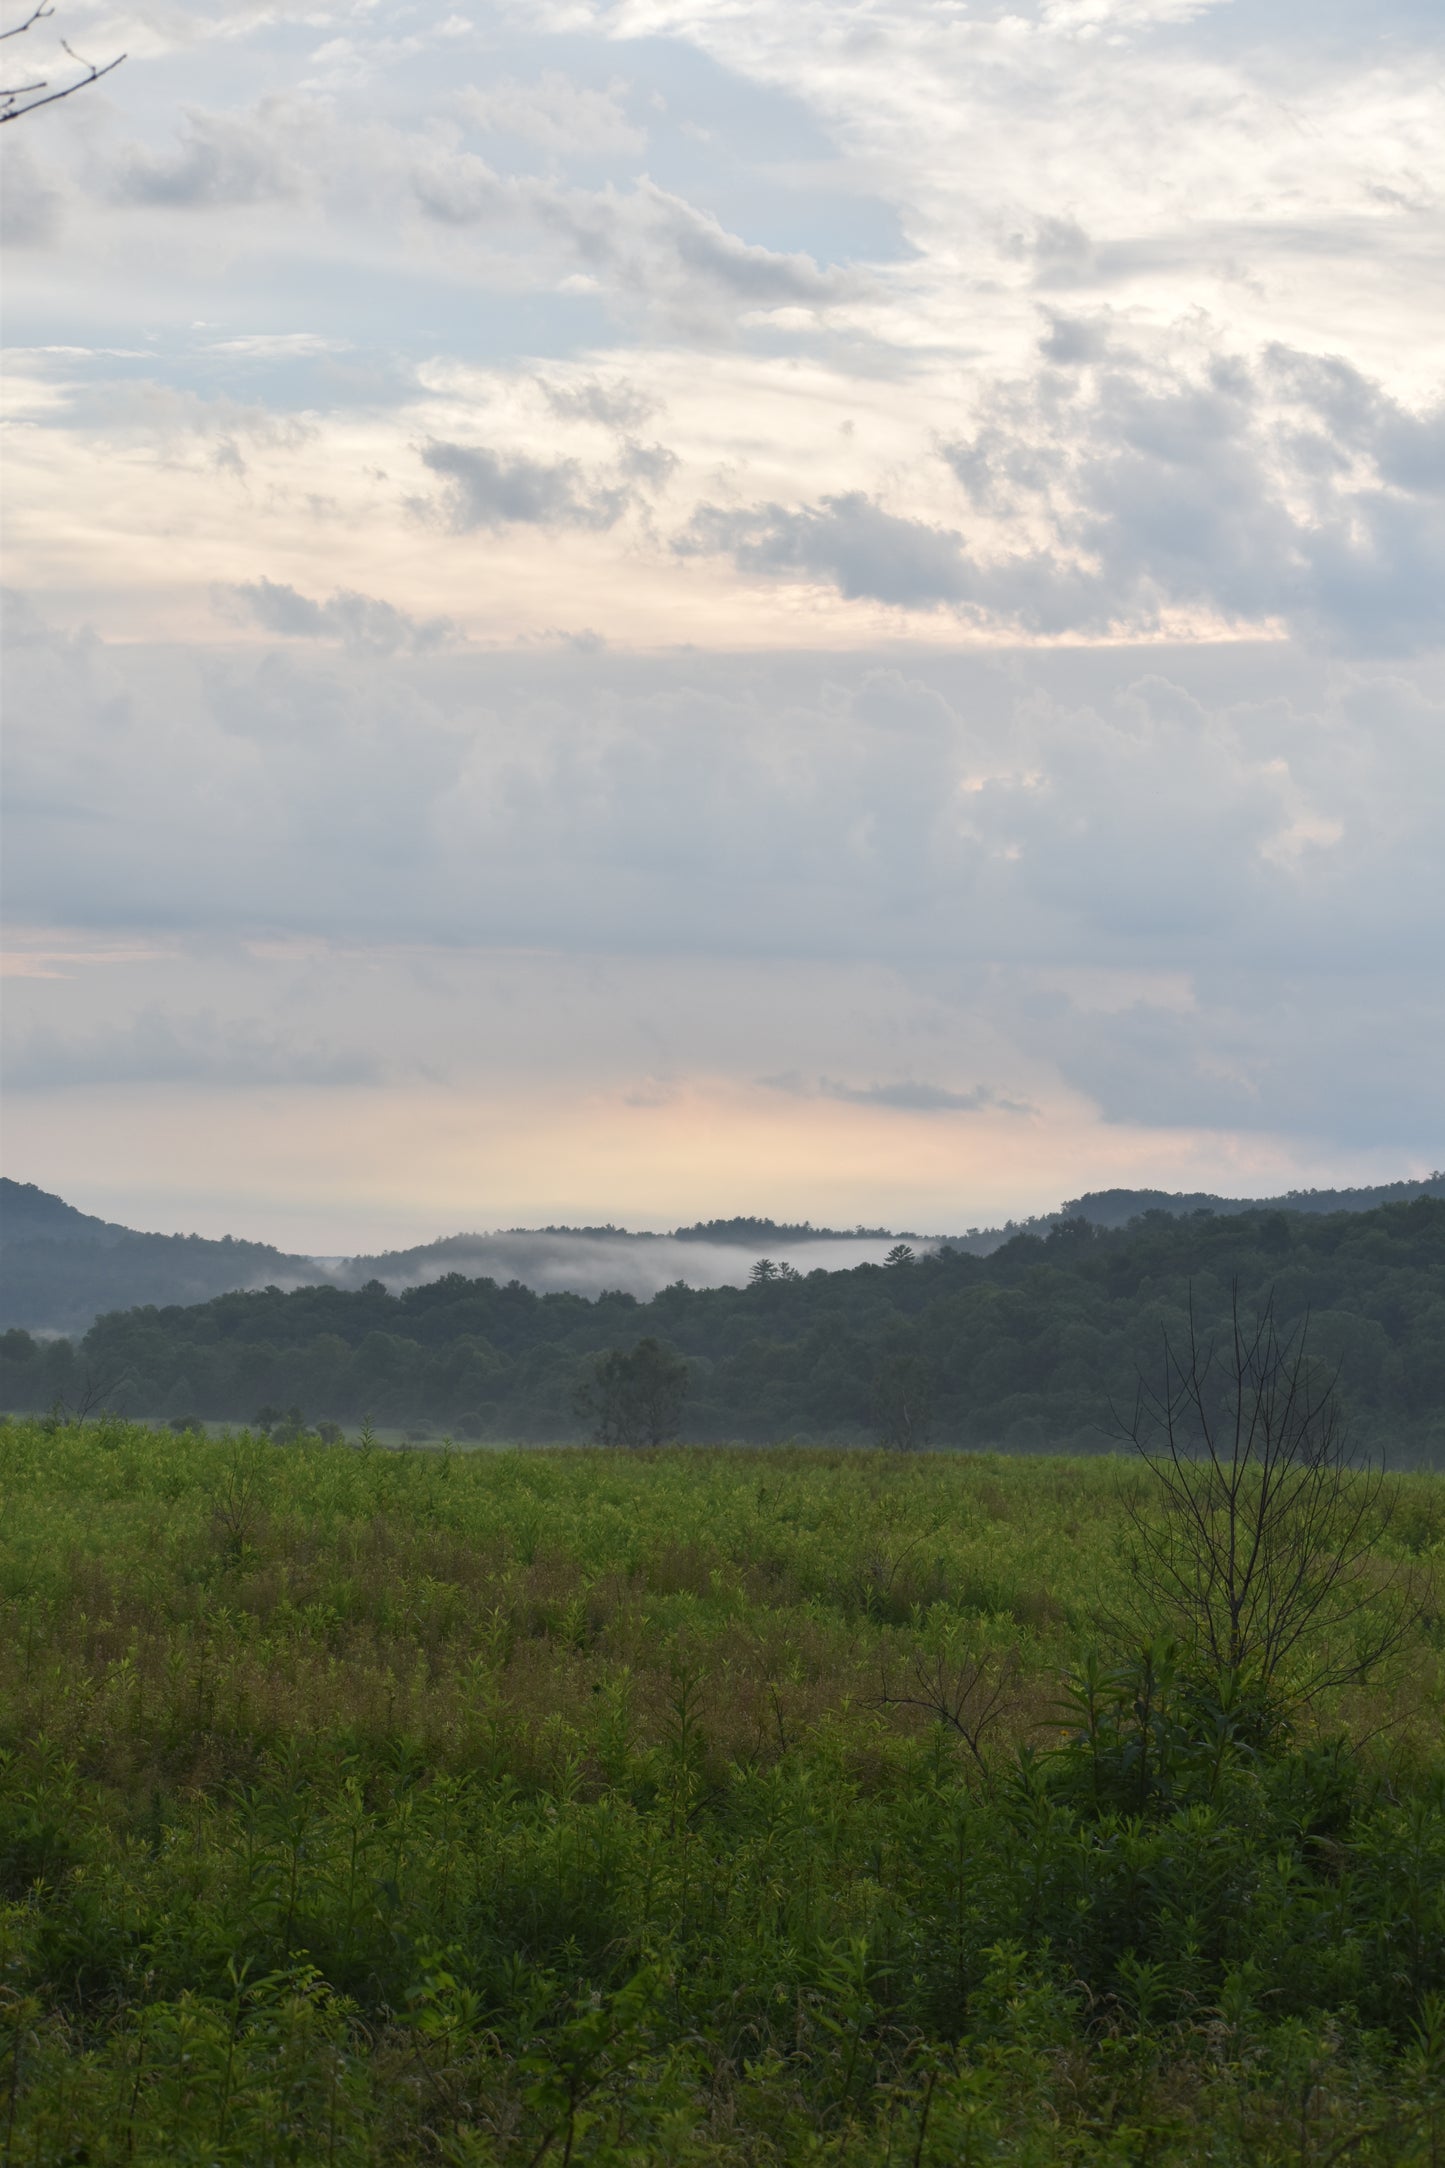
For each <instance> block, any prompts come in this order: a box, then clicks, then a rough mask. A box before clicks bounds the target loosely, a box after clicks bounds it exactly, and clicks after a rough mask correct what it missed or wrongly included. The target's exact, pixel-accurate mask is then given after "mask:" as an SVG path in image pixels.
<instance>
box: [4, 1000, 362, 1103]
mask: <svg viewBox="0 0 1445 2168" xmlns="http://www.w3.org/2000/svg"><path fill="white" fill-rule="evenodd" d="M386 1073H387V1072H386V1069H385V1067H384V1065H383V1064H382V1063H381V1062H379V1061H378V1060H377V1059H376V1058H375V1057H374V1056H373V1055H371V1054H369V1053H367V1052H365V1051H363V1050H360V1049H357V1048H354V1047H353V1048H348V1049H345V1050H338V1049H336V1048H332V1047H327V1046H318V1045H316V1044H315V1043H314V1042H313V1043H310V1044H308V1043H307V1042H306V1040H305V1039H303V1038H299V1037H296V1038H292V1037H288V1036H286V1035H284V1034H283V1033H281V1032H279V1031H278V1030H277V1029H276V1027H275V1025H274V1024H267V1023H262V1022H261V1021H259V1020H258V1019H253V1018H234V1019H218V1018H217V1017H216V1016H215V1015H213V1014H210V1013H208V1012H205V1011H200V1012H196V1011H190V1012H188V1013H186V1014H183V1015H176V1014H174V1013H168V1012H166V1011H165V1010H162V1009H160V1008H149V1009H146V1010H144V1011H142V1012H141V1013H140V1014H139V1015H136V1016H134V1017H132V1018H130V1019H129V1020H128V1021H126V1022H125V1023H122V1024H117V1025H114V1026H107V1027H102V1028H101V1029H99V1030H92V1031H88V1032H86V1031H81V1032H71V1033H60V1032H56V1031H52V1030H49V1029H45V1028H43V1027H40V1028H35V1029H32V1030H30V1031H29V1032H27V1033H25V1034H24V1036H22V1037H21V1038H20V1039H19V1041H18V1043H16V1042H12V1043H11V1045H10V1046H9V1047H8V1048H7V1052H6V1058H5V1075H6V1081H7V1083H8V1085H9V1087H10V1089H11V1090H13V1091H64V1090H67V1089H75V1088H77V1087H84V1086H88V1085H95V1084H103V1085H117V1084H200V1085H220V1086H224V1087H226V1088H243V1087H247V1086H266V1085H278V1086H294V1085H332V1086H335V1085H365V1084H378V1083H380V1082H382V1081H383V1079H384V1077H385V1075H386Z"/></svg>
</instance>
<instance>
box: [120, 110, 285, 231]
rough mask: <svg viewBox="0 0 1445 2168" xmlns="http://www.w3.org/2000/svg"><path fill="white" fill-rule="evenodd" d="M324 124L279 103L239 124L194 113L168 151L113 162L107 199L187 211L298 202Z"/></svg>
mask: <svg viewBox="0 0 1445 2168" xmlns="http://www.w3.org/2000/svg"><path fill="white" fill-rule="evenodd" d="M322 118H323V116H322V115H321V113H319V112H317V111H316V110H314V109H309V108H304V107H299V106H297V105H296V104H295V103H294V102H293V101H287V100H282V99H269V100H267V101H266V102H265V103H264V104H262V105H261V106H259V107H258V108H257V109H256V110H255V112H254V113H250V114H242V115H239V116H236V115H231V114H226V113H214V112H204V111H201V110H199V109H192V110H191V111H190V112H188V113H187V115H186V117H185V124H184V128H183V130H182V134H181V139H180V142H179V143H178V144H177V146H176V147H175V148H174V149H173V150H169V151H154V150H150V149H148V148H146V147H145V146H143V145H140V144H132V145H130V146H128V147H127V149H125V150H124V151H122V152H121V153H120V154H119V155H118V156H116V157H115V158H114V159H113V160H112V162H111V164H110V168H109V175H108V179H109V192H110V194H111V196H112V198H113V199H114V200H115V201H116V202H119V203H135V204H146V203H150V204H164V205H169V206H172V207H175V208H180V209H188V210H194V209H198V208H202V207H205V208H211V209H214V208H215V207H217V206H218V205H222V204H248V203H269V202H274V201H277V200H279V199H285V198H294V197H297V196H299V195H300V194H301V193H302V192H303V191H304V189H305V188H306V186H307V184H308V171H307V169H308V165H309V164H310V163H311V159H312V157H313V155H314V152H313V148H312V146H313V142H314V132H315V130H316V129H317V128H318V126H319V124H320V123H321V121H322Z"/></svg>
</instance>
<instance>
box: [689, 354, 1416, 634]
mask: <svg viewBox="0 0 1445 2168" xmlns="http://www.w3.org/2000/svg"><path fill="white" fill-rule="evenodd" d="M1044 344H1045V352H1046V355H1047V356H1048V358H1049V360H1050V363H1051V366H1050V367H1049V368H1048V369H1047V370H1046V371H1045V372H1043V373H1042V374H1041V375H1040V376H1038V377H1036V378H1034V379H1031V380H1029V379H1025V380H1022V381H1020V382H1016V383H1013V384H1011V385H1007V386H1005V387H1004V388H1003V389H1002V390H1000V391H999V392H998V393H997V394H995V395H994V396H993V397H992V399H991V400H989V401H987V402H985V406H984V410H983V413H982V414H981V416H980V421H979V425H978V426H977V428H976V429H975V431H974V433H973V434H972V435H971V436H969V437H967V438H960V439H957V440H954V441H948V442H945V443H943V445H942V446H941V454H942V457H943V459H944V461H945V462H946V464H947V465H948V467H949V468H950V469H951V470H952V472H953V474H954V476H955V477H956V478H957V480H958V481H959V482H960V483H961V484H962V486H963V488H964V490H965V492H966V493H967V496H968V498H969V500H970V502H971V505H972V507H973V508H974V510H975V511H976V512H977V513H978V514H980V515H982V519H981V521H979V522H976V523H975V531H974V533H973V534H970V535H965V533H964V532H963V531H962V530H961V529H955V528H951V527H943V526H938V525H934V524H932V523H931V522H926V521H921V520H918V519H913V518H908V517H905V516H903V515H901V514H899V513H896V512H892V511H889V510H887V509H885V508H884V507H883V506H881V505H880V504H879V503H878V502H877V501H876V500H875V499H874V498H873V497H870V496H868V495H867V494H865V493H863V492H861V491H849V492H847V493H844V494H841V495H833V496H824V497H822V498H821V499H819V500H817V501H816V502H812V503H804V504H801V505H797V506H787V505H784V504H781V503H776V502H771V503H766V504H760V505H753V506H749V507H744V508H739V509H730V508H721V507H719V506H717V505H714V504H703V505H701V506H699V507H698V509H697V510H696V512H695V513H694V514H693V517H692V520H691V522H690V524H689V525H688V527H687V528H686V529H685V530H684V531H683V533H682V534H681V535H680V536H679V537H678V539H677V542H676V545H675V546H676V548H677V549H678V550H679V551H680V552H681V553H683V554H703V553H711V554H719V555H723V554H725V555H727V556H730V557H731V558H732V560H733V562H734V563H735V564H736V565H737V566H738V568H739V569H740V570H742V571H744V572H746V573H749V574H751V575H754V576H762V577H765V578H768V577H771V578H776V579H780V580H797V579H802V580H808V581H813V582H818V583H823V584H827V585H829V586H832V587H833V588H835V589H836V591H837V592H838V593H839V594H840V595H842V596H843V597H844V598H845V599H847V600H850V601H851V600H865V599H866V600H870V601H877V602H885V603H891V604H895V605H898V606H901V607H906V608H917V609H937V608H939V607H945V608H951V609H953V610H955V611H957V612H958V613H959V615H960V616H962V617H964V618H967V619H969V620H972V621H974V622H979V623H983V624H987V625H991V626H994V627H997V628H999V629H1008V630H1012V631H1018V632H1024V633H1028V634H1040V633H1042V634H1048V635H1056V634H1060V633H1076V634H1090V635H1096V634H1100V633H1109V634H1112V635H1115V636H1118V635H1119V634H1121V633H1122V634H1133V635H1134V636H1140V635H1148V634H1157V632H1158V631H1159V630H1160V629H1161V628H1162V627H1163V626H1165V625H1166V624H1167V623H1169V622H1170V621H1171V619H1173V620H1174V621H1176V622H1180V623H1183V622H1185V621H1188V620H1192V621H1193V623H1194V624H1195V625H1196V626H1198V627H1201V628H1202V627H1205V626H1214V627H1219V626H1228V627H1234V628H1241V627H1257V626H1271V625H1276V624H1284V625H1287V626H1289V627H1291V628H1292V629H1294V630H1297V631H1300V632H1308V633H1309V634H1311V635H1313V636H1314V637H1316V638H1319V639H1323V640H1324V641H1326V642H1328V643H1329V644H1331V645H1334V646H1338V647H1340V648H1345V649H1355V650H1358V651H1364V652H1370V651H1377V652H1390V651H1394V652H1409V651H1410V650H1411V649H1413V648H1416V647H1420V646H1430V645H1434V644H1437V643H1438V642H1439V640H1440V638H1441V615H1440V606H1439V598H1440V595H1441V594H1442V593H1445V401H1440V402H1437V403H1436V404H1433V405H1426V406H1421V407H1419V408H1409V407H1406V406H1405V405H1404V404H1403V403H1402V402H1400V401H1399V400H1397V399H1395V398H1393V397H1391V396H1390V395H1388V394H1387V393H1386V392H1385V391H1384V390H1383V389H1382V387H1381V386H1380V385H1379V384H1377V383H1374V382H1372V381H1370V380H1369V379H1368V378H1366V377H1365V376H1364V375H1363V374H1362V373H1361V372H1359V371H1358V370H1355V369H1353V368H1351V367H1349V366H1348V365H1347V364H1345V363H1343V362H1341V361H1338V360H1335V359H1331V358H1329V357H1321V356H1317V355H1309V354H1300V353H1296V352H1293V351H1290V350H1288V349H1285V348H1282V347H1278V346H1272V347H1269V348H1267V349H1265V350H1264V351H1263V352H1262V353H1260V354H1258V355H1256V356H1254V357H1252V358H1241V357H1238V356H1235V355H1231V354H1229V353H1227V352H1224V351H1220V350H1219V349H1217V348H1214V347H1211V346H1209V345H1205V346H1204V347H1203V349H1202V350H1201V351H1198V352H1195V353H1192V354H1190V355H1188V356H1187V357H1184V358H1180V357H1178V356H1177V355H1175V354H1164V355H1160V356H1157V357H1154V358H1151V357H1148V356H1146V355H1144V354H1142V353H1140V352H1138V351H1136V350H1133V349H1131V348H1129V347H1128V346H1126V345H1124V344H1123V343H1122V342H1118V341H1111V340H1110V339H1109V338H1108V336H1107V335H1106V332H1105V331H1104V330H1103V328H1101V327H1094V329H1093V331H1092V333H1089V332H1088V329H1087V327H1079V326H1072V327H1070V328H1069V330H1068V334H1067V336H1066V337H1065V338H1064V339H1063V341H1062V347H1061V341H1060V325H1059V322H1058V320H1054V321H1053V322H1052V325H1051V329H1050V331H1049V333H1048V336H1047V338H1046V340H1045V342H1044ZM1061 351H1062V353H1063V354H1064V355H1066V356H1067V362H1066V364H1065V367H1066V370H1067V374H1066V375H1063V376H1061V374H1060V369H1059V367H1056V366H1053V365H1052V364H1055V363H1058V362H1059V361H1060V354H1061Z"/></svg>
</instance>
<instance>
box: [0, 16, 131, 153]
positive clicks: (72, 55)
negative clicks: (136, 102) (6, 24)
mask: <svg viewBox="0 0 1445 2168" xmlns="http://www.w3.org/2000/svg"><path fill="white" fill-rule="evenodd" d="M54 13H55V10H54V8H53V7H51V6H50V4H49V0H40V4H39V5H38V6H37V7H34V8H32V9H31V11H30V13H29V14H28V15H27V16H26V18H25V20H24V22H23V23H15V24H14V25H13V26H12V27H11V28H10V29H9V30H0V44H3V43H4V41H5V40H6V39H7V38H19V37H23V36H24V34H25V32H26V31H27V30H33V29H34V27H35V25H36V24H37V23H43V22H48V21H49V19H50V17H51V16H52V15H53V14H54ZM59 42H60V49H61V51H62V52H63V53H65V54H66V55H67V57H68V58H69V59H71V60H73V61H74V62H75V65H76V66H77V67H78V68H83V69H84V71H85V72H84V74H83V75H78V76H77V77H76V79H75V81H74V82H73V83H62V84H61V86H60V88H59V89H58V90H52V89H51V88H50V85H49V83H48V81H47V80H46V79H45V77H43V76H41V77H39V78H38V79H37V80H36V81H35V82H33V83H13V84H11V86H10V87H9V88H8V89H5V90H0V126H3V124H4V123H5V122H6V121H7V120H20V119H22V118H23V116H24V115H25V114H26V113H33V112H35V111H36V109H37V108H38V107H39V106H42V105H57V104H58V103H59V101H60V100H61V99H62V98H73V97H74V96H75V93H76V92H77V91H78V90H85V89H86V88H87V87H88V86H89V85H90V84H91V83H98V82H99V81H100V79H101V77H102V76H103V75H109V74H110V72H111V70H112V69H113V68H118V67H119V66H120V64H121V62H122V61H123V60H124V59H125V57H126V56H125V54H124V53H118V54H117V55H116V57H115V59H114V60H107V61H106V62H105V64H104V65H103V66H102V65H100V64H99V63H98V62H96V61H94V60H82V59H81V57H80V55H79V53H77V52H75V51H74V50H73V48H72V47H71V46H69V45H67V44H66V42H65V40H64V38H61V40H60V41H59Z"/></svg>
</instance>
